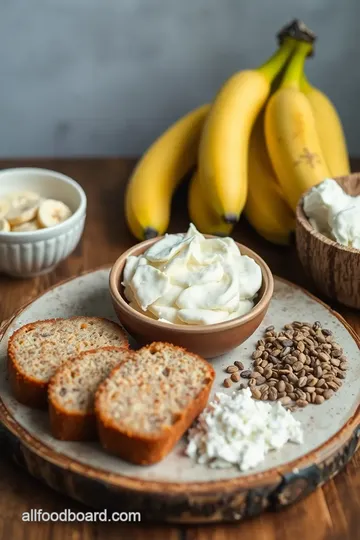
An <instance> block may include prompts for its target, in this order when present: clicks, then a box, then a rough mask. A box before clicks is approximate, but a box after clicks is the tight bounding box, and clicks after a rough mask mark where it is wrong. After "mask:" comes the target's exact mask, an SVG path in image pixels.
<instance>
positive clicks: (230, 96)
mask: <svg viewBox="0 0 360 540" xmlns="http://www.w3.org/2000/svg"><path fill="white" fill-rule="evenodd" d="M293 47H294V40H293V39H289V38H287V39H285V40H284V42H283V44H282V45H281V47H280V48H279V50H278V51H277V52H276V53H275V54H274V55H273V56H272V57H271V58H270V59H269V60H268V61H267V62H266V63H265V64H264V65H263V66H261V67H260V68H258V69H257V70H252V71H251V70H247V71H241V72H239V73H236V74H235V75H233V76H232V77H230V79H229V80H228V81H227V82H226V83H225V84H224V86H223V87H222V88H221V89H220V91H219V93H218V94H217V96H216V98H215V101H214V102H213V104H212V107H211V109H210V112H209V114H208V116H207V119H206V122H205V126H204V130H203V133H202V136H201V140H200V149H199V173H200V181H201V184H202V186H203V189H204V191H206V193H207V197H208V200H209V201H210V202H211V205H212V206H213V208H214V211H216V212H217V214H218V215H219V216H221V219H223V220H224V221H225V222H227V223H235V222H236V221H238V220H239V217H240V214H241V211H242V210H243V207H244V205H245V201H246V196H247V160H248V144H249V137H250V133H251V129H252V127H253V125H254V122H255V120H256V118H257V116H258V114H259V112H260V110H261V109H262V107H263V106H264V103H265V101H266V99H267V97H268V95H269V93H270V89H271V82H272V80H273V79H274V77H275V76H276V74H277V73H278V72H279V71H280V70H281V68H282V67H283V65H284V64H285V62H286V61H287V59H288V57H289V56H290V54H291V52H292V50H293Z"/></svg>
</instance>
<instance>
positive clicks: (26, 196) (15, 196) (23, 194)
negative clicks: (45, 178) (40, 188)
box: [8, 191, 41, 208]
mask: <svg viewBox="0 0 360 540" xmlns="http://www.w3.org/2000/svg"><path fill="white" fill-rule="evenodd" d="M40 199H41V197H40V195H38V193H35V192H34V191H14V192H13V193H10V194H9V195H8V200H9V202H10V205H11V206H12V208H21V207H23V206H25V205H26V204H28V203H34V202H36V203H38V204H40Z"/></svg>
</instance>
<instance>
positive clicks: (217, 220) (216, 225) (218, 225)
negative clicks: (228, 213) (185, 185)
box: [188, 172, 234, 236]
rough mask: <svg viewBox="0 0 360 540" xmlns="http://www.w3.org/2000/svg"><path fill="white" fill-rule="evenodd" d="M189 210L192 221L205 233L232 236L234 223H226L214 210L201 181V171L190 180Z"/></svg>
mask: <svg viewBox="0 0 360 540" xmlns="http://www.w3.org/2000/svg"><path fill="white" fill-rule="evenodd" d="M188 210H189V216H190V221H191V222H192V223H193V224H194V225H195V227H196V228H197V229H198V231H200V232H201V233H203V234H213V235H215V236H230V235H231V233H232V230H233V227H234V225H233V224H230V223H225V222H224V220H222V219H221V217H220V216H219V215H218V214H217V213H216V212H215V211H214V210H213V208H212V207H211V205H210V204H209V202H208V199H207V197H206V193H205V192H204V190H203V189H202V186H201V183H200V181H199V173H198V172H195V173H194V174H193V176H192V178H191V180H190V185H189V192H188Z"/></svg>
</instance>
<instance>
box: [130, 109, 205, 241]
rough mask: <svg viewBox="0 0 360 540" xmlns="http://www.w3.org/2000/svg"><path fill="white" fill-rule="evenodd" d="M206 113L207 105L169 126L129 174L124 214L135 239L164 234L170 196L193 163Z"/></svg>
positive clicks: (167, 222)
mask: <svg viewBox="0 0 360 540" xmlns="http://www.w3.org/2000/svg"><path fill="white" fill-rule="evenodd" d="M208 111H209V106H208V105H203V106H202V107H199V108H198V109H195V110H194V111H192V112H190V113H189V114H187V115H186V116H184V117H183V118H181V119H180V120H178V121H177V122H176V123H175V124H173V125H172V126H171V127H170V128H169V129H168V130H167V131H165V133H164V134H163V135H161V136H160V137H159V138H158V139H157V140H156V141H155V142H154V143H153V144H152V145H151V146H150V148H149V149H148V151H147V152H146V153H145V155H144V156H143V157H142V159H141V160H140V162H139V163H138V165H137V167H136V169H135V171H134V173H133V174H132V176H131V178H130V181H129V183H128V186H127V190H126V194H125V215H126V220H127V223H128V226H129V228H130V230H131V232H132V233H133V235H134V236H135V237H136V238H137V239H138V240H143V239H144V238H145V239H146V238H152V237H154V236H158V235H161V234H163V233H164V232H165V231H166V229H167V227H168V224H169V219H170V205H171V197H172V195H173V192H174V191H175V189H176V187H177V185H178V184H179V182H180V180H181V179H182V177H183V176H184V175H185V174H186V173H187V172H188V171H189V170H190V169H191V167H192V166H193V165H194V164H195V162H196V158H197V152H198V145H199V140H200V134H201V131H202V128H203V124H204V120H205V117H206V115H207V113H208Z"/></svg>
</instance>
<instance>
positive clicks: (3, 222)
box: [0, 218, 10, 233]
mask: <svg viewBox="0 0 360 540" xmlns="http://www.w3.org/2000/svg"><path fill="white" fill-rule="evenodd" d="M9 231H10V223H9V222H8V220H7V219H5V218H0V233H2V232H9Z"/></svg>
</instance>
